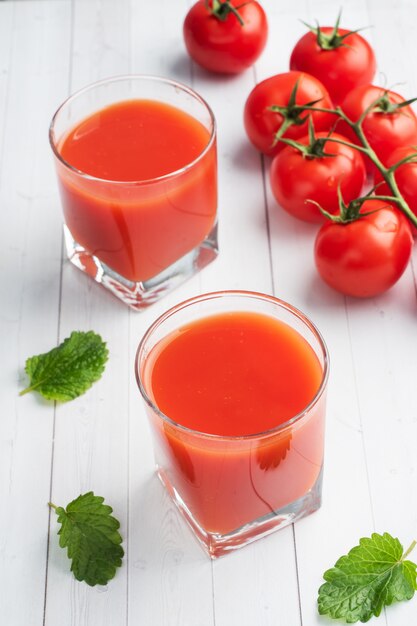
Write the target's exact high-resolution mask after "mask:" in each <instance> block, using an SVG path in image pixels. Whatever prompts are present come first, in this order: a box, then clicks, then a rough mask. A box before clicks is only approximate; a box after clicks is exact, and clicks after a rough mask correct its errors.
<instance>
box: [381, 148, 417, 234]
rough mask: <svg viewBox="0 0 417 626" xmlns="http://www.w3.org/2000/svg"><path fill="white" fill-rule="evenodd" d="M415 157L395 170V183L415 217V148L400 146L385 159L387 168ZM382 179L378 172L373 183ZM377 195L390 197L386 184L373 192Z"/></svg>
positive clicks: (416, 183)
mask: <svg viewBox="0 0 417 626" xmlns="http://www.w3.org/2000/svg"><path fill="white" fill-rule="evenodd" d="M412 155H416V158H415V160H414V162H408V163H403V165H400V166H399V167H398V168H397V169H396V170H395V174H394V176H395V181H396V183H397V185H398V189H399V190H400V192H401V195H402V196H403V198H404V200H405V201H406V202H407V204H408V206H409V207H410V209H411V211H412V212H413V213H414V215H415V216H416V217H417V148H416V147H413V146H402V147H401V148H397V149H396V150H394V152H393V153H392V154H391V155H390V156H389V157H388V159H387V163H386V165H387V167H391V166H392V165H394V164H395V163H398V162H399V161H402V160H403V159H405V158H406V157H409V156H412ZM382 181H383V178H382V176H381V173H380V172H379V171H378V172H377V173H376V176H375V183H379V182H382ZM375 193H377V194H378V195H381V196H386V195H391V190H390V188H389V187H388V185H387V183H385V182H382V184H381V185H379V186H378V187H377V189H376V191H375ZM411 230H412V232H413V234H414V235H416V234H417V229H416V227H415V226H412V227H411Z"/></svg>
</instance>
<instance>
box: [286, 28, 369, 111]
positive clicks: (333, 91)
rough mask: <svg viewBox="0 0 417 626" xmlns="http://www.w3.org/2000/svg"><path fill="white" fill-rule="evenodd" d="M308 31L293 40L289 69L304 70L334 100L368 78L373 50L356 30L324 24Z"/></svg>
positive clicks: (339, 100)
mask: <svg viewBox="0 0 417 626" xmlns="http://www.w3.org/2000/svg"><path fill="white" fill-rule="evenodd" d="M314 30H315V32H312V31H309V32H308V33H306V34H305V35H304V36H303V37H301V39H300V40H299V41H298V42H297V43H296V45H295V47H294V49H293V51H292V54H291V58H290V69H292V70H300V71H302V72H308V73H309V74H312V75H313V76H315V77H316V78H318V79H319V80H320V81H321V82H322V83H323V85H324V86H325V87H326V88H327V90H328V92H329V94H330V97H331V98H332V100H333V102H334V103H335V104H338V103H339V102H341V101H342V100H343V99H344V98H345V96H346V95H347V94H348V93H349V92H350V91H351V90H352V89H353V88H354V87H357V86H358V85H364V84H366V83H370V82H372V79H373V77H374V76H375V70H376V60H375V54H374V51H373V50H372V48H371V46H370V45H369V43H368V42H367V41H366V40H365V39H364V38H363V37H361V35H359V34H358V33H355V32H352V31H349V30H346V29H344V28H338V27H337V26H336V27H335V28H333V27H330V26H324V27H323V28H321V27H320V29H314Z"/></svg>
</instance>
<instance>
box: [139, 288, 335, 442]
mask: <svg viewBox="0 0 417 626" xmlns="http://www.w3.org/2000/svg"><path fill="white" fill-rule="evenodd" d="M222 297H236V298H238V297H240V298H242V297H243V298H251V299H254V300H262V301H264V302H265V301H266V302H270V303H272V304H274V305H276V306H278V307H280V308H281V309H285V310H286V311H288V312H289V313H291V314H292V315H294V316H295V317H297V318H298V319H299V320H300V321H301V322H303V323H304V325H305V326H307V328H308V329H309V330H310V331H311V332H312V333H313V335H314V336H315V338H316V339H317V341H318V343H319V346H320V350H321V351H322V354H323V375H322V379H321V383H320V386H319V388H318V390H317V392H316V394H315V395H314V398H313V399H312V400H311V402H309V404H308V405H307V406H305V407H304V409H303V410H302V411H300V412H299V413H297V414H296V415H294V416H293V417H291V419H289V420H287V421H286V422H283V423H282V424H279V425H278V426H275V427H274V428H270V429H268V430H264V431H261V432H258V433H250V434H247V435H233V436H231V435H217V434H213V433H206V432H203V431H199V430H194V429H192V428H189V427H188V426H183V425H182V424H178V423H177V422H175V421H174V420H172V419H171V418H170V417H168V416H167V415H165V414H164V413H163V412H162V411H161V410H160V409H159V408H158V407H157V406H156V404H155V403H154V402H153V400H152V399H151V398H150V397H149V395H148V393H147V391H146V389H145V386H144V384H143V383H142V379H141V372H140V362H141V360H142V355H143V351H144V347H145V344H146V342H147V340H148V338H149V337H150V336H151V335H152V333H153V332H154V331H155V330H156V329H157V328H158V327H159V326H160V325H161V324H162V323H163V322H164V321H165V320H166V319H168V318H169V317H171V316H172V315H174V314H175V313H177V312H178V311H180V310H182V309H185V308H187V307H189V306H192V305H194V304H197V303H199V302H203V301H206V300H214V299H216V298H222ZM236 310H239V309H236ZM135 375H136V382H137V385H138V387H139V391H140V393H141V395H142V398H143V399H144V400H145V402H146V404H147V405H148V406H149V407H150V409H151V410H152V411H153V412H154V413H155V414H156V415H157V416H158V417H160V418H161V419H162V420H163V421H164V422H167V423H168V424H170V425H171V426H174V427H175V428H177V429H179V430H181V431H183V432H185V433H188V434H190V435H195V436H198V437H201V438H205V439H213V440H217V441H245V440H246V441H247V440H251V439H260V438H264V437H268V436H271V435H274V434H277V433H279V432H281V431H285V430H286V429H288V428H289V427H291V426H293V425H294V424H295V423H296V422H299V421H300V420H302V418H303V417H304V416H305V415H306V414H307V413H309V412H310V411H311V409H312V408H313V407H314V406H315V405H316V404H317V403H318V402H319V400H320V398H321V397H322V395H323V394H324V391H325V389H326V386H327V380H328V377H329V352H328V349H327V346H326V343H325V341H324V339H323V336H322V334H321V333H320V331H319V330H318V328H317V327H316V325H315V324H313V322H312V321H311V320H310V319H309V318H308V317H307V316H306V315H305V314H304V313H303V312H302V311H300V310H299V309H297V308H296V307H294V306H293V305H292V304H289V303H288V302H285V301H284V300H280V299H279V298H276V297H275V296H272V295H269V294H264V293H260V292H256V291H244V290H224V291H213V292H210V293H204V294H201V295H199V296H194V297H192V298H189V299H187V300H185V301H183V302H180V303H178V304H176V305H175V306H173V307H171V308H170V309H168V310H167V311H165V313H163V314H162V315H160V316H159V317H158V318H157V319H156V320H155V321H154V322H153V323H152V324H151V325H150V326H149V328H148V329H147V331H146V332H145V334H144V335H143V337H142V339H141V341H140V342H139V346H138V349H137V351H136V358H135Z"/></svg>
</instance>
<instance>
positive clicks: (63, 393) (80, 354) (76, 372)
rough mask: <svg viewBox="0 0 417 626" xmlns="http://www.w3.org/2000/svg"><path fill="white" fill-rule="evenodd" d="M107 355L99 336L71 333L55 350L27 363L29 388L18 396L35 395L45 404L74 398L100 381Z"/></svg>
mask: <svg viewBox="0 0 417 626" xmlns="http://www.w3.org/2000/svg"><path fill="white" fill-rule="evenodd" d="M108 354H109V352H108V350H107V347H106V344H105V342H104V341H103V340H102V338H101V337H100V335H97V334H96V333H94V332H93V331H92V330H90V331H88V332H82V331H74V332H73V333H71V335H70V336H69V337H67V339H65V340H64V341H63V342H62V343H61V344H60V345H59V346H57V347H56V348H53V349H52V350H50V351H49V352H46V353H45V354H38V355H37V356H33V357H30V358H29V359H27V361H26V366H25V371H26V373H27V375H28V376H29V380H30V385H29V386H28V387H27V388H26V389H24V390H23V391H21V392H20V395H23V394H25V393H28V392H29V391H38V392H39V393H40V394H42V395H43V396H44V397H45V398H47V399H48V400H58V401H60V402H67V401H68V400H73V399H74V398H78V396H80V395H81V394H83V393H85V392H86V391H87V390H88V389H89V388H90V387H91V385H92V384H93V383H94V382H96V381H97V380H98V379H99V378H100V377H101V375H102V373H103V371H104V367H105V364H106V361H107V358H108Z"/></svg>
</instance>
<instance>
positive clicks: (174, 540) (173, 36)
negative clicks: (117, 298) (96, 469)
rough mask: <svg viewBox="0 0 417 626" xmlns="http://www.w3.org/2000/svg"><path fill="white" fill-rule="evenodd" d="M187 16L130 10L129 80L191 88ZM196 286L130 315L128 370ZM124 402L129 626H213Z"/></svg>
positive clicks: (188, 538) (208, 580)
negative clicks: (151, 329)
mask: <svg viewBox="0 0 417 626" xmlns="http://www.w3.org/2000/svg"><path fill="white" fill-rule="evenodd" d="M186 10H187V2H186V1H185V0H181V1H177V2H175V3H173V2H170V1H169V0H159V2H158V3H146V7H145V3H143V2H142V3H135V2H133V3H132V14H131V32H132V71H133V72H134V73H140V74H141V73H145V74H151V75H157V76H167V77H170V78H173V79H176V80H179V81H180V82H183V83H186V84H190V82H191V68H190V62H189V59H188V57H187V56H186V54H185V51H184V48H183V43H182V20H183V18H184V15H185V12H186ZM145 15H146V19H145ZM156 42H157V43H156ZM216 263H217V261H216V262H215V264H216ZM215 264H213V265H215ZM204 271H206V270H204ZM200 280H201V279H200V277H199V276H196V277H194V278H192V279H191V280H190V281H188V282H187V283H186V284H184V285H182V286H181V287H180V288H179V289H176V290H175V292H173V293H171V294H169V295H168V296H167V297H165V298H164V299H163V300H162V301H161V302H159V303H157V304H155V305H153V306H152V307H151V308H150V309H148V310H147V311H145V312H144V313H141V314H140V315H131V317H130V336H131V338H132V340H131V344H130V353H129V362H130V364H133V362H134V356H135V352H136V347H137V344H138V343H139V340H140V338H141V336H142V335H143V333H144V331H145V330H146V328H147V327H148V326H149V324H150V323H151V322H152V321H153V320H154V319H155V318H156V317H157V316H158V315H160V314H161V313H162V312H163V311H165V310H166V309H167V308H169V307H170V306H173V305H174V304H175V303H177V302H179V301H181V300H184V299H186V298H188V297H190V296H191V295H193V294H194V293H198V292H199V290H200ZM130 402H131V404H130V407H131V408H130V410H131V415H132V420H131V430H130V442H131V445H130V451H131V452H130V554H131V559H130V562H129V621H131V622H132V623H143V624H151V623H152V624H158V625H160V626H174V625H177V624H193V625H195V626H210V624H213V623H214V617H213V591H212V566H211V562H210V560H209V558H208V557H207V556H206V555H205V554H204V553H203V551H202V549H201V548H200V546H199V545H198V544H197V542H196V540H195V538H194V537H193V536H192V534H191V532H190V530H189V529H188V527H187V526H186V525H185V523H184V522H183V520H182V519H181V518H180V516H179V514H178V512H177V511H176V510H175V508H174V506H173V504H172V503H171V502H170V501H169V498H168V497H167V495H166V493H165V491H164V489H163V488H162V487H161V485H160V484H159V481H158V480H157V478H156V477H155V475H154V473H153V471H154V470H153V468H154V461H153V454H152V441H151V438H150V433H149V429H148V426H147V420H146V416H145V413H144V408H143V405H142V402H141V399H140V397H139V391H138V390H137V388H136V383H135V382H133V383H132V388H131V395H130Z"/></svg>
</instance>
